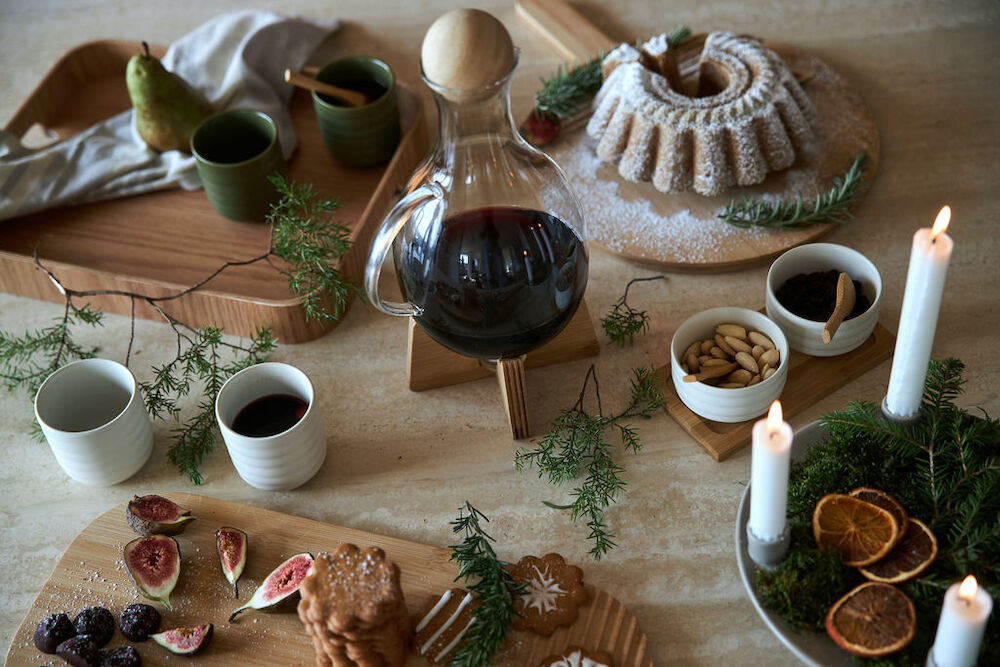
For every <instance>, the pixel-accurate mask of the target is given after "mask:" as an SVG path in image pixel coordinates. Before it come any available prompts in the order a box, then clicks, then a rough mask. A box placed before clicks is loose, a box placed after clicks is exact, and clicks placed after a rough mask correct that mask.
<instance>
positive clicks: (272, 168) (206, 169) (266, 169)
mask: <svg viewBox="0 0 1000 667" xmlns="http://www.w3.org/2000/svg"><path fill="white" fill-rule="evenodd" d="M191 153H192V154H193V155H194V159H195V162H196V164H197V165H198V175H199V176H200V177H201V183H202V185H203V186H204V187H205V193H206V194H207V195H208V201H210V202H211V203H212V207H213V208H214V209H215V210H216V211H217V212H218V213H219V214H220V215H222V216H223V217H226V218H229V219H230V220H235V221H237V222H263V221H264V219H265V217H266V216H267V213H268V211H269V209H270V205H271V204H273V203H275V202H277V201H278V198H279V195H278V191H277V190H276V189H275V187H274V185H272V184H271V183H270V181H268V180H267V177H268V176H269V175H271V174H273V173H275V172H278V173H281V174H284V173H285V161H284V158H283V157H282V154H281V143H280V142H279V140H278V128H277V126H276V125H275V124H274V121H273V120H271V117H270V116H268V115H267V114H266V113H263V112H261V111H251V110H248V109H236V110H232V111H223V112H222V113H219V114H216V115H214V116H211V117H210V118H207V119H205V121H203V122H202V123H201V125H199V126H198V127H197V128H196V129H195V131H194V134H192V135H191Z"/></svg>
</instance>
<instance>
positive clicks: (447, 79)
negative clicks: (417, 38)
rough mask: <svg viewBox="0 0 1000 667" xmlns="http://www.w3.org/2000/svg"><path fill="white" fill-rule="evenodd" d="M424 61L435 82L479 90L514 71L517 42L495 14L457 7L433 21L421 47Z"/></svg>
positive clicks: (430, 76) (450, 86)
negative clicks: (513, 40) (514, 41)
mask: <svg viewBox="0 0 1000 667" xmlns="http://www.w3.org/2000/svg"><path fill="white" fill-rule="evenodd" d="M420 63H421V65H422V66H423V69H424V76H426V77H427V79H428V80H429V81H430V82H431V83H434V84H436V85H438V86H443V87H445V88H453V89H456V90H475V89H477V88H482V87H483V86H487V85H489V84H491V83H495V82H497V81H499V80H500V79H502V78H504V77H505V76H506V75H507V73H508V72H510V70H511V68H512V67H513V66H514V43H513V42H511V39H510V33H508V32H507V28H505V27H504V26H503V24H502V23H500V21H498V20H497V19H496V18H495V17H494V16H493V15H492V14H487V13H486V12H484V11H480V10H478V9H456V10H454V11H451V12H448V13H447V14H445V15H444V16H442V17H441V18H439V19H438V20H437V21H435V22H434V23H433V24H432V25H431V27H430V29H429V30H428V31H427V34H426V35H425V36H424V44H423V46H422V47H421V49H420Z"/></svg>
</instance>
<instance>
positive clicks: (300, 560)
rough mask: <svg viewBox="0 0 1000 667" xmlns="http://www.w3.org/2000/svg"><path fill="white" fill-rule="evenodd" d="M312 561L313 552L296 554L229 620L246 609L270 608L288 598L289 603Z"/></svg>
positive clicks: (277, 569)
mask: <svg viewBox="0 0 1000 667" xmlns="http://www.w3.org/2000/svg"><path fill="white" fill-rule="evenodd" d="M312 563H313V556H312V554H310V553H301V554H295V555H294V556H292V557H291V558H289V559H288V560H286V561H285V562H284V563H282V564H281V565H279V566H278V567H276V568H275V569H274V571H272V572H271V574H269V575H267V578H266V579H264V583H262V584H261V585H260V586H259V587H258V588H257V590H256V592H254V594H253V597H252V598H250V601H249V602H247V603H246V604H245V605H243V606H242V607H240V608H239V609H237V610H236V611H234V612H233V613H232V615H230V616H229V622H230V623H232V621H233V619H234V618H236V615H237V614H239V613H240V612H241V611H243V610H244V609H268V608H270V607H274V606H275V605H277V604H278V603H280V602H284V601H286V600H288V601H289V603H290V602H291V601H294V600H295V599H296V596H297V594H298V592H299V586H301V585H302V580H303V579H305V578H306V575H307V574H309V568H310V567H312Z"/></svg>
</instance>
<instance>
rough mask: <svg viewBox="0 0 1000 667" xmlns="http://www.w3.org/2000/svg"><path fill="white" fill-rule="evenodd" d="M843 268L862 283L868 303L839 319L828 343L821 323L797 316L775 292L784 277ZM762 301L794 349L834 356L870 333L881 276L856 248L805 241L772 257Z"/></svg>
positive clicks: (873, 325)
mask: <svg viewBox="0 0 1000 667" xmlns="http://www.w3.org/2000/svg"><path fill="white" fill-rule="evenodd" d="M831 269H833V270H835V271H846V272H847V274H848V275H850V276H851V279H852V280H857V281H858V282H860V283H861V291H862V292H863V293H864V295H865V296H866V297H868V301H869V303H870V304H871V305H870V306H869V307H868V310H866V311H865V312H863V313H861V314H860V315H858V316H857V317H852V318H851V319H849V320H844V321H843V322H841V324H840V327H839V328H838V329H837V333H835V334H834V336H833V339H832V340H831V341H830V342H829V343H824V342H823V325H825V324H826V322H816V321H814V320H807V319H806V318H804V317H799V316H798V315H796V314H794V313H793V312H791V311H790V310H788V309H787V308H785V307H784V306H783V305H782V304H781V302H780V301H778V297H777V292H778V289H780V288H781V286H782V285H784V284H785V281H786V280H788V279H789V278H791V277H792V276H796V275H798V274H800V273H813V272H816V271H829V270H831ZM764 303H765V304H766V305H767V316H768V317H770V318H771V319H772V320H774V321H775V323H776V324H777V325H778V326H779V327H781V330H782V331H783V332H785V336H786V337H787V338H788V344H789V345H790V346H791V348H792V349H793V350H798V351H799V352H804V353H805V354H808V355H810V356H813V357H833V356H836V355H838V354H845V353H847V352H850V351H851V350H853V349H855V348H857V347H858V346H860V345H861V344H862V343H864V342H865V341H866V340H868V337H869V336H871V335H872V331H873V330H874V329H875V325H876V324H878V312H879V306H880V305H881V303H882V276H881V275H879V272H878V269H877V268H876V267H875V265H874V264H872V262H871V260H869V259H868V258H867V257H865V256H864V255H862V254H861V253H860V252H858V251H857V250H854V249H852V248H848V247H847V246H842V245H837V244H835V243H808V244H806V245H801V246H799V247H797V248H792V249H791V250H789V251H788V252H786V253H784V254H783V255H781V256H780V257H778V259H776V260H774V262H773V263H772V264H771V268H770V269H769V270H768V272H767V287H766V290H765V296H764Z"/></svg>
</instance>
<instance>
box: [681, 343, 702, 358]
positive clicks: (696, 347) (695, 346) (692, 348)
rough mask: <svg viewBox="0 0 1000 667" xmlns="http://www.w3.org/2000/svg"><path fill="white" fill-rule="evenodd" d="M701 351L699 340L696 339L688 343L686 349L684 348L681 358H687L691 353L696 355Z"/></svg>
mask: <svg viewBox="0 0 1000 667" xmlns="http://www.w3.org/2000/svg"><path fill="white" fill-rule="evenodd" d="M700 353H701V341H700V340H696V341H695V342H693V343H691V344H690V345H688V349H686V350H684V355H683V356H682V357H681V359H687V358H688V357H690V356H691V355H692V354H693V355H694V356H695V357H697V356H698V355H699V354H700Z"/></svg>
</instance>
